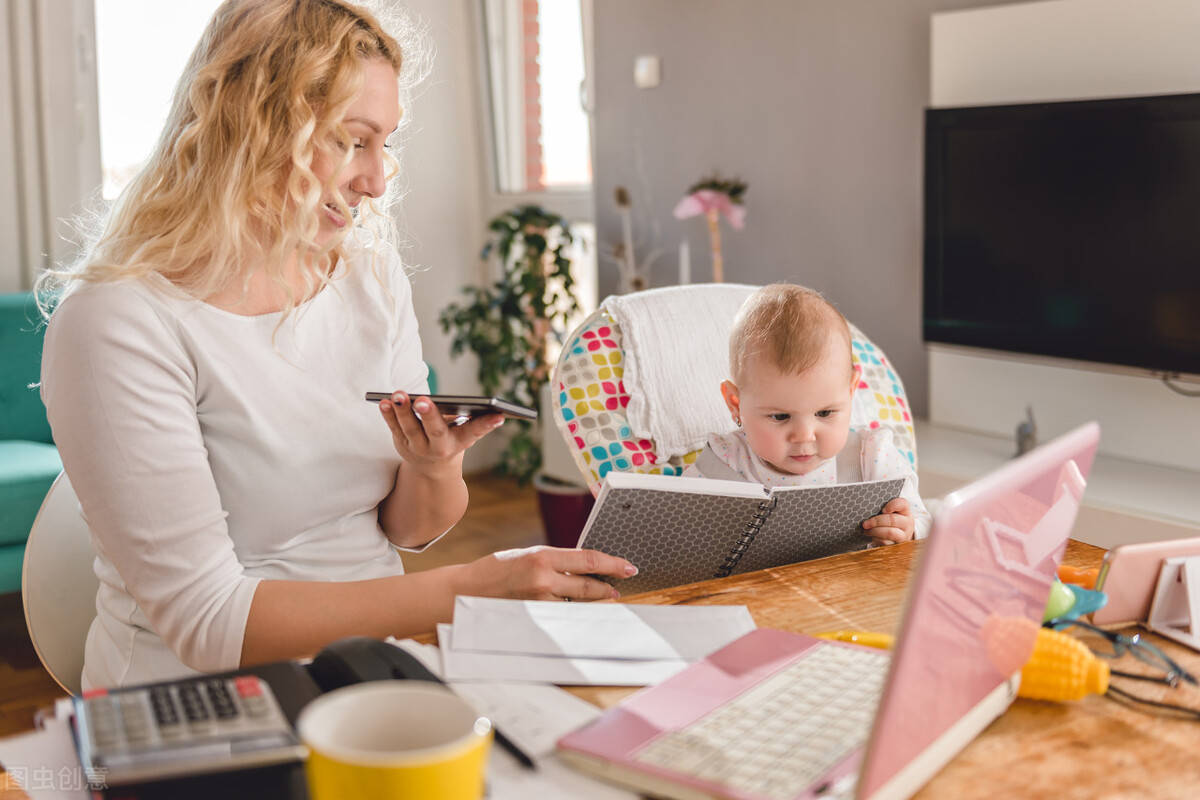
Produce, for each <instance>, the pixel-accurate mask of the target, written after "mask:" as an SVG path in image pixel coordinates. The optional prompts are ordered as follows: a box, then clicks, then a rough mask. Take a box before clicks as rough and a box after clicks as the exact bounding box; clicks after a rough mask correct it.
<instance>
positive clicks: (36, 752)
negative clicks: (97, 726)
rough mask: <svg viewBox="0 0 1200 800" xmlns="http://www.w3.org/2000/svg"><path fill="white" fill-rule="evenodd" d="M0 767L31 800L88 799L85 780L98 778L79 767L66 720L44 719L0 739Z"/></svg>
mask: <svg viewBox="0 0 1200 800" xmlns="http://www.w3.org/2000/svg"><path fill="white" fill-rule="evenodd" d="M0 764H3V765H4V768H5V769H6V770H8V773H9V777H11V778H13V779H14V780H16V781H17V783H19V784H20V785H21V786H22V788H24V789H25V792H26V794H28V795H29V796H30V797H31V798H32V800H88V798H90V797H91V792H89V791H88V790H87V789H88V779H89V777H90V778H92V779H94V780H97V781H99V780H100V779H101V778H102V776H99V775H94V774H93V775H90V776H89V775H88V774H87V773H86V772H85V771H84V769H83V767H82V766H80V764H79V756H78V755H76V753H75V740H74V738H72V736H71V723H70V721H69V720H68V719H66V718H58V717H49V716H48V717H47V718H46V719H45V721H44V723H43V727H42V728H40V729H38V730H36V731H30V732H29V733H22V734H20V735H18V736H9V737H7V738H4V739H0ZM96 785H97V786H99V783H97V784H96Z"/></svg>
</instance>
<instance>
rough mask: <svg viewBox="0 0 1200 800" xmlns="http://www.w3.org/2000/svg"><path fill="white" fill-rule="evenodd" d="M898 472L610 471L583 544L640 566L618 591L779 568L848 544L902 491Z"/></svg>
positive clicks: (860, 539) (862, 538) (856, 545)
mask: <svg viewBox="0 0 1200 800" xmlns="http://www.w3.org/2000/svg"><path fill="white" fill-rule="evenodd" d="M903 486H904V479H903V478H898V479H895V480H887V481H869V482H866V483H842V484H836V485H832V486H794V487H791V486H789V487H780V488H776V489H775V490H774V491H773V492H771V491H768V490H767V488H766V487H764V486H762V485H761V484H757V483H742V482H739V481H723V480H713V479H711V478H677V477H670V476H667V475H641V474H637V473H630V472H610V473H609V474H608V475H607V476H606V477H605V479H604V485H603V487H602V488H601V489H600V495H599V497H598V498H597V499H596V505H595V507H594V508H593V509H592V513H591V515H590V516H589V517H588V521H587V525H586V526H585V527H584V529H583V536H581V537H580V539H579V547H581V548H584V547H586V548H589V549H593V550H600V551H602V552H605V553H610V554H612V555H615V556H620V557H622V558H625V559H628V560H629V561H630V562H632V563H634V564H636V565H637V567H638V574H637V575H635V576H634V577H632V578H627V579H625V580H622V581H618V582H617V583H616V585H617V586H619V588H620V590H621V594H623V595H629V594H636V593H638V592H650V591H654V590H655V589H663V588H665V587H668V586H679V585H680V584H684V583H694V582H695V581H703V580H708V579H709V578H720V577H724V576H726V575H737V574H740V573H743V572H751V571H753V570H756V569H766V568H768V567H778V566H782V565H784V564H794V563H796V562H797V561H808V560H809V559H813V558H823V557H824V556H832V555H836V554H838V553H848V552H850V551H852V550H862V549H863V548H865V547H866V546H867V545H868V544H870V542H871V539H870V537H868V536H867V535H866V533H864V532H863V529H862V521H863V520H865V519H867V518H868V517H873V516H875V515H876V514H878V513H879V512H880V511H881V510H882V509H883V507H884V505H886V504H887V502H888V501H889V500H891V499H892V498H894V497H898V496H899V495H900V490H901V488H902V487H903Z"/></svg>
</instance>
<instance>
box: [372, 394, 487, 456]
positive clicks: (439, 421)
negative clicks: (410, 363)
mask: <svg viewBox="0 0 1200 800" xmlns="http://www.w3.org/2000/svg"><path fill="white" fill-rule="evenodd" d="M379 413H380V414H382V415H383V419H384V421H385V422H386V423H387V426H388V428H389V429H390V430H391V432H392V444H393V445H395V447H396V452H397V453H399V454H400V457H401V458H402V459H404V463H405V464H407V465H409V467H411V468H412V469H415V470H417V471H419V472H424V473H437V472H439V471H440V470H442V469H450V468H452V469H454V470H457V469H458V465H457V457H458V456H459V455H460V454H461V453H462V452H463V451H465V450H466V449H467V448H468V447H470V446H471V445H473V444H475V443H476V442H478V441H479V440H480V439H482V438H483V437H484V436H486V435H487V434H489V433H491V432H492V431H494V430H496V429H497V428H499V427H500V426H501V425H503V424H504V417H503V416H502V415H500V414H488V415H486V416H483V417H478V418H476V419H473V420H470V421H469V422H466V423H464V424H462V425H450V424H448V423H447V422H446V420H445V419H444V418H443V417H442V415H441V414H439V413H438V410H437V407H436V406H435V405H434V404H433V402H432V401H431V400H430V399H429V398H428V397H417V398H416V399H415V400H414V399H412V398H410V397H409V396H408V394H407V393H405V392H395V393H394V394H393V395H392V399H391V400H383V401H381V402H380V403H379Z"/></svg>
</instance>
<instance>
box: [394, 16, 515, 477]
mask: <svg viewBox="0 0 1200 800" xmlns="http://www.w3.org/2000/svg"><path fill="white" fill-rule="evenodd" d="M472 5H473V4H472V3H471V0H451V2H446V0H408V2H405V3H404V6H405V7H407V8H408V10H409V11H410V13H411V14H412V16H413V17H414V18H415V19H416V20H417V21H419V22H421V23H423V24H424V25H425V26H426V27H427V33H428V44H429V45H430V46H431V47H432V50H433V58H432V71H431V72H430V74H429V76H428V77H427V78H426V79H425V81H424V83H423V84H422V85H421V86H420V87H419V88H418V89H417V91H416V94H415V97H414V98H413V100H412V102H411V103H410V108H408V109H406V111H405V113H406V114H409V115H411V116H410V127H409V128H408V129H407V130H406V131H405V137H404V146H403V149H402V151H401V153H400V169H401V180H402V182H403V184H404V186H405V195H404V199H403V200H402V201H401V205H400V212H399V218H400V228H401V234H402V236H403V237H404V238H405V239H406V240H407V242H406V244H405V245H404V246H402V247H401V254H402V256H403V257H404V260H405V262H406V263H408V264H410V265H413V266H414V267H416V268H417V269H418V271H417V272H415V273H414V274H413V275H412V284H413V296H414V300H415V303H416V311H417V320H418V322H419V323H420V326H421V341H422V342H423V344H424V347H425V358H426V360H427V361H429V362H430V363H431V364H433V366H434V368H435V369H436V370H437V373H438V382H439V384H440V388H441V389H442V391H445V392H451V393H459V394H467V393H471V392H474V391H476V390H477V389H478V387H479V384H478V383H477V382H476V380H475V367H476V365H475V360H474V358H473V357H470V356H462V357H459V358H458V359H451V356H450V344H449V342H450V339H449V336H447V335H446V334H443V333H442V330H441V327H440V326H439V325H438V321H437V317H438V313H439V312H440V311H441V309H443V308H445V307H446V305H447V304H449V303H450V302H451V301H454V300H457V299H459V298H460V297H461V294H460V290H461V288H462V287H463V286H466V285H468V284H479V283H481V282H483V281H484V280H485V278H486V275H485V270H484V268H483V266H482V264H481V262H480V260H479V251H480V248H481V247H482V246H483V241H484V236H485V234H486V230H485V227H484V225H485V218H484V209H483V201H482V198H483V196H484V194H485V189H486V187H487V186H488V185H489V182H490V178H489V177H488V175H487V169H486V162H485V159H484V153H485V149H484V148H485V138H484V132H485V130H486V129H485V127H484V125H485V120H484V118H483V114H482V113H481V109H480V104H479V102H478V100H477V98H478V97H479V95H478V91H479V74H480V71H479V63H478V60H477V58H478V57H477V55H476V49H477V42H476V27H475V18H474V16H473V14H472V9H471V6H472ZM499 445H500V439H499V437H498V436H494V437H490V438H489V439H485V440H484V441H483V442H481V443H480V444H479V445H477V446H476V447H473V448H472V449H471V450H470V451H469V452H468V454H467V459H468V460H467V462H466V466H465V468H466V470H467V471H476V470H479V469H482V468H484V467H486V466H488V465H490V464H491V463H493V462H494V461H495V459H496V453H497V452H498V449H499Z"/></svg>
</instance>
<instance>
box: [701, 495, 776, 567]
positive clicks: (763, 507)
mask: <svg viewBox="0 0 1200 800" xmlns="http://www.w3.org/2000/svg"><path fill="white" fill-rule="evenodd" d="M778 503H779V498H778V497H776V496H772V497H771V499H770V500H764V501H763V502H761V503H759V504H758V512H757V513H756V514H755V515H754V517H753V518H752V519H751V520H750V521H749V522H747V523H746V529H745V530H744V531H742V535H741V537H740V538H738V540H737V544H735V545H734V546H733V549H731V550H730V551H729V555H727V556H725V561H724V563H722V564H721V568H720V569H718V570H717V572H716V574H715V575H713V577H714V578H728V577H729V576H730V574H732V573H733V570H734V568H735V567H736V566H737V565H738V562H739V561H741V560H742V556H744V555H745V554H746V551H747V550H749V549H750V545H751V544H752V543H753V542H754V537H755V536H758V532H759V531H761V530H762V527H763V525H765V524H767V517H769V516H771V512H772V511H774V510H775V506H776V505H777V504H778Z"/></svg>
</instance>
